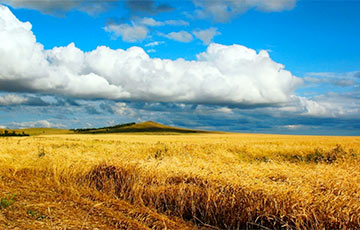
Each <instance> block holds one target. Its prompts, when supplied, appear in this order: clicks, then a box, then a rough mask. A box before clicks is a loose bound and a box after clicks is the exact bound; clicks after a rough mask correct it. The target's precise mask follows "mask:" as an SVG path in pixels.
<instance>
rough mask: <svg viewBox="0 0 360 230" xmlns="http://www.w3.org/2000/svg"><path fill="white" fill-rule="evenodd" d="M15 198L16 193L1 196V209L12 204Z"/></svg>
mask: <svg viewBox="0 0 360 230" xmlns="http://www.w3.org/2000/svg"><path fill="white" fill-rule="evenodd" d="M14 198H15V194H14V193H13V194H11V195H8V196H6V197H3V198H1V199H0V209H3V208H8V207H9V206H10V205H12V204H13V203H14V202H15V200H14Z"/></svg>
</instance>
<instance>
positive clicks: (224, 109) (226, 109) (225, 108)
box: [215, 107, 233, 113]
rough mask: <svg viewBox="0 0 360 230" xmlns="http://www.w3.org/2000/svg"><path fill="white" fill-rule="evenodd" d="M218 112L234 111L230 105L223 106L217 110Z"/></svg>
mask: <svg viewBox="0 0 360 230" xmlns="http://www.w3.org/2000/svg"><path fill="white" fill-rule="evenodd" d="M215 111H216V112H219V113H233V111H232V109H230V108H228V107H221V108H218V109H216V110H215Z"/></svg>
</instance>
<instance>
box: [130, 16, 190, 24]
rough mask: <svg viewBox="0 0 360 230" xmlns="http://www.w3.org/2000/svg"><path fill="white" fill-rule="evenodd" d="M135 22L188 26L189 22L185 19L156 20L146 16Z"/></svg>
mask: <svg viewBox="0 0 360 230" xmlns="http://www.w3.org/2000/svg"><path fill="white" fill-rule="evenodd" d="M135 23H137V24H141V25H145V26H166V25H169V26H188V25H189V23H188V22H187V21H184V20H165V21H156V20H155V19H153V18H148V17H144V18H141V19H137V20H135Z"/></svg>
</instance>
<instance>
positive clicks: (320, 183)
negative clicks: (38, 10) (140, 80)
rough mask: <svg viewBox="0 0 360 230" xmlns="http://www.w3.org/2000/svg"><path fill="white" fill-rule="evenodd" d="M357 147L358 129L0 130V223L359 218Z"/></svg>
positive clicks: (334, 221)
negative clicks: (26, 133) (25, 133)
mask: <svg viewBox="0 0 360 230" xmlns="http://www.w3.org/2000/svg"><path fill="white" fill-rule="evenodd" d="M359 153H360V138H359V137H313V136H285V135H250V134H196V135H195V134H194V135H151V136H150V135H54V136H37V137H22V138H1V139H0V175H1V183H0V197H6V196H7V195H9V194H13V193H14V194H16V195H15V198H14V199H15V202H14V203H13V204H12V205H11V206H10V207H7V208H2V209H1V210H0V229H1V228H2V227H4V228H5V229H6V228H9V229H12V228H16V227H18V228H20V229H21V228H26V229H41V228H48V229H81V228H82V229H93V228H99V229H112V228H113V229H119V228H123V229H151V228H155V229H164V228H167V229H194V228H201V227H204V228H206V229H209V228H214V229H215V228H221V229H237V228H251V227H256V226H263V227H270V228H281V227H283V228H289V229H292V228H306V229H319V228H352V229H354V228H360V215H359V213H360V193H359V191H360V164H359V159H358V157H360V156H359ZM62 210H65V211H62ZM40 217H43V218H40ZM189 221H190V222H189ZM39 226H42V227H39Z"/></svg>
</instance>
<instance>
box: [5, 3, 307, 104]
mask: <svg viewBox="0 0 360 230" xmlns="http://www.w3.org/2000/svg"><path fill="white" fill-rule="evenodd" d="M190 36H191V35H190ZM182 37H183V36H180V37H179V39H182V40H184V38H182ZM0 40H1V43H0V57H6V58H2V59H0V90H7V91H9V90H13V91H14V90H15V91H33V92H42V93H49V94H52V93H53V94H62V95H66V96H70V97H82V98H107V99H126V100H136V101H152V102H154V101H160V102H187V103H206V104H264V103H265V104H273V103H283V102H287V101H288V100H289V98H290V97H291V95H293V92H294V90H295V89H296V88H297V87H298V85H299V84H300V83H301V82H302V80H301V79H299V78H297V77H295V76H293V75H292V74H291V73H290V72H289V71H286V70H284V66H283V65H282V64H279V63H276V62H274V61H273V60H272V59H271V58H270V57H269V54H268V53H267V52H266V51H261V52H259V53H257V52H256V51H255V50H252V49H249V48H247V47H244V46H241V45H231V46H225V45H220V44H210V45H209V46H208V48H207V50H206V51H205V52H203V53H201V54H199V55H197V60H193V61H186V60H184V59H178V60H168V59H159V58H150V57H149V55H148V54H147V53H146V52H145V51H144V50H143V49H142V48H140V47H131V48H129V49H127V50H122V49H117V50H113V49H110V48H108V47H105V46H100V47H97V48H96V49H95V50H93V51H90V52H83V51H81V50H80V49H78V48H76V47H75V45H74V44H73V43H71V44H69V45H68V46H66V47H56V48H53V49H51V50H44V48H43V46H42V45H41V44H40V43H37V42H36V39H35V36H34V35H33V33H32V31H31V24H30V23H28V22H27V23H22V22H20V21H18V20H17V19H16V17H15V16H14V15H13V14H12V13H11V12H10V10H9V9H8V8H6V7H4V6H0ZM185 40H186V35H185Z"/></svg>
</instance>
